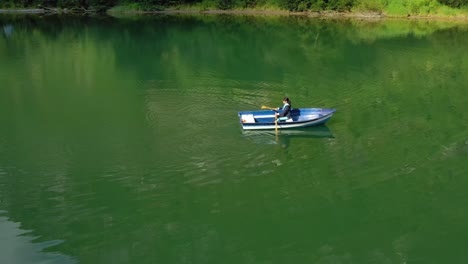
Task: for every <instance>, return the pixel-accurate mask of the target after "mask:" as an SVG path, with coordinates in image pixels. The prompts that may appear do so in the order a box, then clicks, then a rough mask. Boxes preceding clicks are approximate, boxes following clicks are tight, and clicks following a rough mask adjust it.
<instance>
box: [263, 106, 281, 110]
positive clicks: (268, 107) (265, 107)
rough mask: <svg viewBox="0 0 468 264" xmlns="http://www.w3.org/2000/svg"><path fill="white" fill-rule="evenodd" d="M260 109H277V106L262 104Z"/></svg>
mask: <svg viewBox="0 0 468 264" xmlns="http://www.w3.org/2000/svg"><path fill="white" fill-rule="evenodd" d="M262 109H268V110H276V109H278V108H274V107H271V106H266V105H262Z"/></svg>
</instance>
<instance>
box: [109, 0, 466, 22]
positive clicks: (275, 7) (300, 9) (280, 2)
mask: <svg viewBox="0 0 468 264" xmlns="http://www.w3.org/2000/svg"><path fill="white" fill-rule="evenodd" d="M448 1H450V0H448ZM461 1H466V2H468V0H461ZM331 2H332V1H330V3H331ZM334 2H335V4H333V5H332V4H325V2H324V1H323V0H318V1H316V0H310V1H295V0H271V1H266V0H265V1H254V0H250V1H249V0H239V1H226V0H224V1H215V0H203V1H199V2H194V3H191V4H184V3H181V4H173V5H168V6H167V5H149V4H148V3H147V2H145V3H141V2H132V3H128V2H127V3H126V2H120V3H118V4H117V5H116V6H114V7H112V8H111V9H109V10H108V11H109V12H110V13H142V12H165V13H240V14H243V13H253V14H291V13H293V14H305V15H312V16H318V15H324V16H357V17H369V16H371V17H375V16H384V17H408V16H410V17H427V18H461V19H468V5H465V4H463V3H462V4H460V5H457V6H449V5H447V4H443V3H441V2H439V1H438V0H337V1H334ZM249 3H250V4H249Z"/></svg>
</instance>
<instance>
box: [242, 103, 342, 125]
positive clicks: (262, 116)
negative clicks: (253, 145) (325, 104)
mask: <svg viewBox="0 0 468 264" xmlns="http://www.w3.org/2000/svg"><path fill="white" fill-rule="evenodd" d="M335 111H336V110H335V109H329V108H295V109H292V110H291V118H289V119H287V120H284V121H278V123H277V128H278V129H285V128H300V127H308V126H315V125H320V124H324V123H325V122H327V121H328V119H330V118H331V117H332V116H333V114H334V113H335ZM238 116H239V122H240V123H241V125H242V128H243V129H245V130H254V129H275V126H276V124H275V111H274V110H257V111H243V112H239V113H238Z"/></svg>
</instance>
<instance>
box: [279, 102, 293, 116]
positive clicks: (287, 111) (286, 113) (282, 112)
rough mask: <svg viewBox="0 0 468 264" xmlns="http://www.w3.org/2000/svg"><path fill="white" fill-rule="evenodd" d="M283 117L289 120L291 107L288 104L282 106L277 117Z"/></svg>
mask: <svg viewBox="0 0 468 264" xmlns="http://www.w3.org/2000/svg"><path fill="white" fill-rule="evenodd" d="M283 116H286V117H288V118H291V106H290V105H289V104H284V105H283V108H281V109H279V112H278V117H283Z"/></svg>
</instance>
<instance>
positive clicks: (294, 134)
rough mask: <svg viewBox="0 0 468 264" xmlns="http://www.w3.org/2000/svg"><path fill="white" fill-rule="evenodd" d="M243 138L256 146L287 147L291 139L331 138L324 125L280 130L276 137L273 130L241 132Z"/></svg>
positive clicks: (331, 135) (328, 130)
mask: <svg viewBox="0 0 468 264" xmlns="http://www.w3.org/2000/svg"><path fill="white" fill-rule="evenodd" d="M242 134H243V136H244V137H245V138H247V139H249V140H252V141H253V142H255V143H257V144H281V145H282V146H284V147H287V146H288V145H289V140H291V139H293V138H311V139H312V138H333V134H332V132H331V130H330V129H329V128H328V127H327V126H326V125H319V126H313V127H306V128H297V129H281V130H278V135H276V133H275V130H243V131H242Z"/></svg>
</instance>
